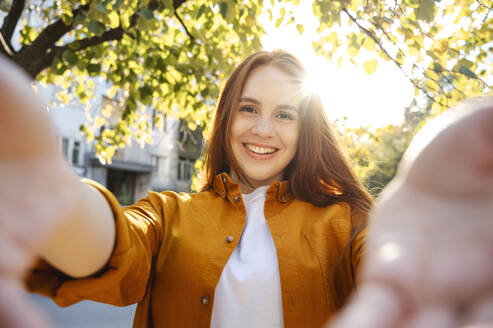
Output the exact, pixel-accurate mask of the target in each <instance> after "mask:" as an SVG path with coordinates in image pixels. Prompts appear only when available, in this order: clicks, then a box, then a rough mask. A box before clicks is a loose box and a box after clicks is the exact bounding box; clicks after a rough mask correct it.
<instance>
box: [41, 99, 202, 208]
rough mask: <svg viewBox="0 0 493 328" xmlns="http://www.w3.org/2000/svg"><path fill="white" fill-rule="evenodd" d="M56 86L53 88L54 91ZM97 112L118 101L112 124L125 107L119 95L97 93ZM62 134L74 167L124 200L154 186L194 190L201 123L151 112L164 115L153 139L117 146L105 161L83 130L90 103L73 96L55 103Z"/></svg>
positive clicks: (124, 202) (62, 145)
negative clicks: (192, 127) (193, 124)
mask: <svg viewBox="0 0 493 328" xmlns="http://www.w3.org/2000/svg"><path fill="white" fill-rule="evenodd" d="M53 92H54V91H53ZM95 98H97V99H95V103H93V104H92V106H91V108H94V109H93V110H92V113H90V115H92V116H94V115H97V114H98V111H100V110H101V108H105V107H106V106H111V107H114V110H112V111H111V116H110V117H109V118H108V119H107V124H106V125H105V126H103V127H102V128H101V130H100V131H99V133H102V131H103V130H104V129H105V128H111V127H113V126H114V124H116V122H117V121H118V119H119V117H120V115H121V111H120V110H119V109H118V108H119V104H118V101H116V100H113V99H109V98H108V97H107V96H106V95H104V94H99V95H96V97H95ZM50 114H51V117H52V119H53V122H54V125H55V128H56V131H57V134H58V136H59V140H60V151H61V152H62V153H63V154H64V156H65V158H66V159H67V161H68V162H69V164H70V165H71V166H72V167H73V169H74V171H75V172H76V173H77V174H78V175H79V176H81V177H85V178H89V179H93V180H95V181H97V182H99V183H101V184H102V185H104V186H106V187H107V188H108V189H109V190H110V191H111V192H113V194H114V195H115V196H116V197H117V199H118V200H119V201H120V203H121V204H122V205H130V204H132V203H133V202H135V201H136V200H138V199H140V198H142V197H145V196H146V194H147V192H148V191H149V190H154V191H163V190H173V191H177V192H181V191H185V192H188V191H190V186H191V182H192V177H193V173H194V163H195V160H196V159H197V158H198V157H199V156H200V153H201V150H202V133H201V131H200V129H196V130H195V131H192V130H190V129H189V128H188V125H187V124H186V122H184V121H182V120H179V119H177V118H176V117H171V116H168V117H166V116H164V114H163V113H161V112H152V116H153V117H154V116H155V115H162V116H163V117H162V120H163V122H164V123H163V124H162V127H160V128H159V127H157V126H153V130H152V137H153V140H154V145H152V146H150V145H145V146H144V147H141V146H140V145H138V144H137V143H136V142H133V143H132V145H129V146H126V147H125V148H123V149H118V150H117V151H116V152H115V155H114V156H113V158H112V162H111V163H110V164H102V163H101V162H100V161H99V159H98V158H97V157H96V152H95V149H94V147H93V146H92V144H91V143H87V142H86V140H85V136H83V135H81V133H80V130H79V128H80V126H81V124H83V123H84V122H85V121H86V120H87V118H86V115H87V114H88V113H86V110H85V106H82V105H81V104H79V103H77V102H74V103H70V104H68V105H66V106H63V107H62V106H60V105H58V104H55V105H54V106H52V108H51V109H50Z"/></svg>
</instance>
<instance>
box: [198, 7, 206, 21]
mask: <svg viewBox="0 0 493 328" xmlns="http://www.w3.org/2000/svg"><path fill="white" fill-rule="evenodd" d="M204 12H205V5H202V6H200V8H199V11H198V12H197V19H199V18H200V16H202V15H203V14H204Z"/></svg>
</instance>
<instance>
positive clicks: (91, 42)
mask: <svg viewBox="0 0 493 328" xmlns="http://www.w3.org/2000/svg"><path fill="white" fill-rule="evenodd" d="M185 2H186V0H173V8H174V9H175V10H176V9H177V8H178V7H179V6H181V5H182V4H183V3H185ZM157 4H158V2H157V1H155V0H152V1H150V2H149V4H148V8H149V9H150V10H155V9H156V8H157ZM89 5H90V4H89V3H88V4H86V5H84V6H80V7H78V8H76V9H74V10H73V11H72V14H73V17H74V18H75V17H76V16H77V15H78V14H79V13H80V12H82V11H87V10H89ZM175 13H176V11H175ZM137 18H138V15H137V14H136V13H135V14H133V15H132V16H131V18H130V27H133V26H135V24H136V23H137ZM73 28H74V26H73V23H72V24H69V25H66V24H65V23H64V22H63V21H62V20H61V19H59V20H57V21H55V22H53V23H52V24H50V25H48V26H47V27H45V28H44V29H43V31H42V32H41V33H40V34H39V35H38V37H37V38H36V39H35V40H34V41H33V43H32V44H30V45H26V46H24V47H23V48H22V49H21V50H20V51H19V52H18V53H17V54H16V56H15V61H16V62H17V64H18V65H19V66H21V67H22V68H23V69H24V70H25V71H26V72H27V73H28V74H29V75H30V76H31V77H32V78H33V79H34V78H35V77H36V76H37V75H38V74H39V73H40V72H41V71H42V70H44V69H45V68H47V67H49V66H50V65H51V63H52V62H53V60H54V59H55V58H56V57H58V56H60V55H61V54H62V53H63V52H64V51H65V50H67V49H69V48H70V47H71V46H75V44H76V43H78V47H77V48H76V49H77V50H82V49H86V48H89V47H92V46H96V45H98V44H101V43H103V42H107V41H112V40H117V41H118V40H121V38H122V37H123V34H124V33H128V31H125V30H124V29H123V28H122V27H121V26H120V27H117V28H114V29H110V30H107V31H106V32H104V33H103V34H102V35H99V36H94V37H90V38H85V39H82V40H75V41H73V42H71V43H69V44H66V45H63V46H56V45H55V44H56V42H57V41H58V40H60V39H61V38H62V37H63V36H64V35H65V34H66V33H68V32H69V31H71V30H72V29H73ZM77 50H76V51H77Z"/></svg>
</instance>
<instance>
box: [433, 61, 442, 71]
mask: <svg viewBox="0 0 493 328" xmlns="http://www.w3.org/2000/svg"><path fill="white" fill-rule="evenodd" d="M432 69H433V71H435V72H437V73H441V72H443V66H442V65H441V64H440V63H433V67H432Z"/></svg>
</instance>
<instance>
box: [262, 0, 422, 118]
mask: <svg viewBox="0 0 493 328" xmlns="http://www.w3.org/2000/svg"><path fill="white" fill-rule="evenodd" d="M264 3H265V4H266V8H265V10H264V12H263V14H262V15H261V16H260V18H259V20H260V22H261V24H262V25H263V27H264V29H265V31H266V34H265V35H264V36H263V37H262V45H263V47H264V49H265V50H273V49H276V48H279V49H283V50H286V51H288V52H291V53H292V54H294V55H295V56H296V57H298V59H300V60H301V62H302V63H303V65H304V66H305V67H306V69H307V70H308V73H309V74H310V76H311V80H312V83H311V85H315V86H316V89H317V90H316V91H317V92H318V93H319V94H320V96H321V99H322V102H323V104H324V107H325V110H326V112H327V115H328V117H329V120H331V121H334V120H336V119H337V120H344V118H346V119H345V124H346V125H348V126H350V127H358V126H360V125H373V126H375V127H380V126H385V125H388V124H400V123H402V121H403V119H404V108H405V107H406V106H408V105H409V104H410V103H411V101H412V99H413V98H414V89H413V86H412V84H411V83H410V82H409V81H408V80H407V78H406V77H405V76H404V75H403V74H402V72H401V71H400V70H399V69H398V68H397V67H396V66H395V64H393V63H391V62H387V61H384V60H380V59H379V63H378V68H377V70H376V72H375V73H373V74H372V75H368V74H367V73H366V72H365V70H364V68H363V62H364V59H365V57H361V58H360V59H359V60H358V61H357V62H359V63H361V65H360V66H355V65H353V64H351V63H349V62H348V63H343V65H342V66H341V68H338V67H337V63H336V61H335V60H334V61H332V62H329V61H328V60H327V59H326V58H324V57H321V56H317V55H315V51H314V50H313V48H312V46H311V42H312V41H313V40H315V39H316V29H317V27H318V25H317V24H318V23H317V19H316V18H315V17H314V16H313V12H312V5H311V3H312V1H309V0H305V1H300V5H299V6H298V7H296V11H295V12H296V22H300V23H302V24H303V25H304V33H303V35H302V36H301V35H300V34H299V33H298V31H297V30H296V24H290V25H288V26H282V25H281V26H280V27H279V28H278V29H276V28H275V25H274V23H275V18H274V19H273V21H272V22H271V21H270V19H269V15H268V14H267V9H268V8H269V5H268V4H267V2H264ZM274 12H275V10H274ZM274 17H275V16H274ZM363 56H364V53H363ZM372 58H374V57H368V59H372Z"/></svg>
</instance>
